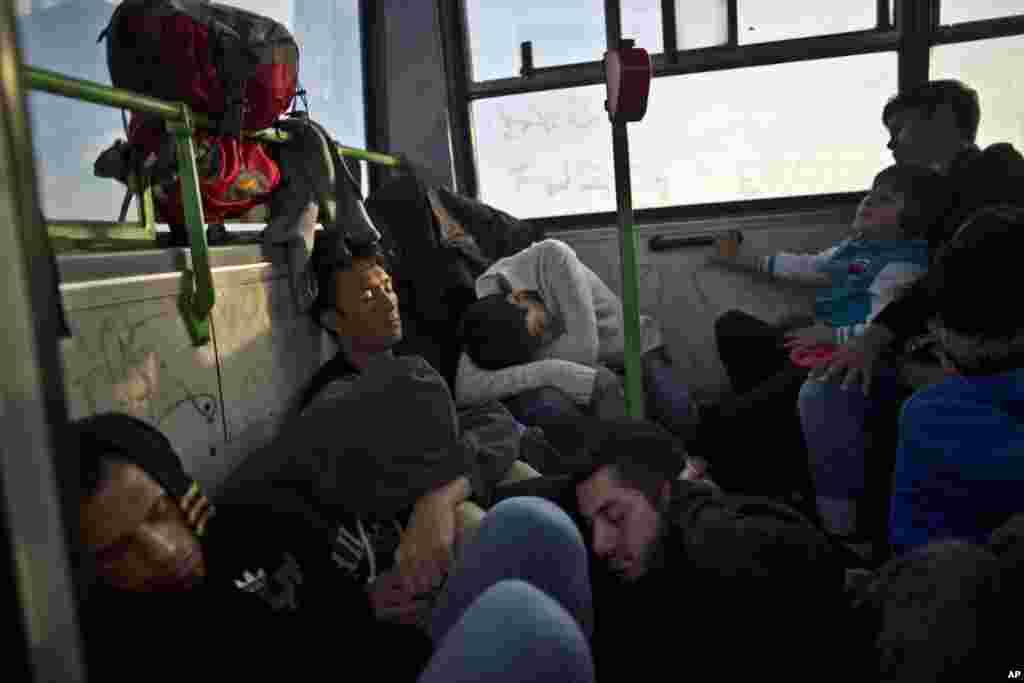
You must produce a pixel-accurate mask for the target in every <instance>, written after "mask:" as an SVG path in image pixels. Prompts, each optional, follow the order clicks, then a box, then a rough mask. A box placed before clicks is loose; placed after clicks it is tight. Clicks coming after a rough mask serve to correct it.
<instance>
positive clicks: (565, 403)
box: [505, 349, 697, 474]
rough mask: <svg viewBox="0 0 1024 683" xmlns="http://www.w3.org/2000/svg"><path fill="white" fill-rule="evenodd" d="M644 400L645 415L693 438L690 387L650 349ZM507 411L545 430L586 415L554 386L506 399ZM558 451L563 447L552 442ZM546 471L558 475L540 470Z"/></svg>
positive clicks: (644, 360)
mask: <svg viewBox="0 0 1024 683" xmlns="http://www.w3.org/2000/svg"><path fill="white" fill-rule="evenodd" d="M640 370H641V373H642V377H643V388H644V400H645V404H646V405H645V408H646V412H647V415H648V416H649V417H650V418H651V419H652V420H654V421H656V422H658V423H660V424H661V425H662V426H663V427H665V428H666V429H668V430H669V431H670V432H672V433H673V434H675V435H676V436H678V437H679V438H681V439H684V440H689V439H690V438H692V437H693V430H694V427H695V426H696V422H697V415H696V413H695V411H694V407H693V401H692V400H691V394H690V386H689V384H688V383H687V382H686V380H685V378H683V376H682V373H681V372H680V371H679V369H678V368H677V367H675V366H674V365H673V364H672V363H671V362H669V360H668V359H667V358H666V357H665V356H664V355H663V352H662V351H661V349H653V350H651V351H649V352H647V353H645V354H643V355H642V356H641V357H640ZM505 405H506V406H508V409H509V412H511V413H512V415H514V416H515V418H516V419H517V420H519V421H520V422H522V423H523V424H525V425H529V426H531V427H540V428H541V429H546V428H547V427H549V426H551V425H552V424H554V425H556V427H557V426H558V425H561V424H564V421H565V420H566V419H567V418H568V419H573V418H579V417H582V416H584V415H586V414H587V411H586V410H585V409H584V408H581V407H580V406H578V405H577V404H576V403H575V402H574V401H573V400H572V399H571V398H569V396H567V395H566V394H565V393H563V392H562V391H560V390H558V389H555V388H553V387H541V388H540V389H533V390H530V391H524V392H523V393H521V394H519V395H517V396H513V397H512V398H510V399H507V400H506V401H505ZM553 445H554V446H555V447H556V448H559V450H566V448H565V447H563V446H562V445H560V444H557V443H553ZM542 471H543V472H544V473H545V474H557V472H548V471H547V470H542Z"/></svg>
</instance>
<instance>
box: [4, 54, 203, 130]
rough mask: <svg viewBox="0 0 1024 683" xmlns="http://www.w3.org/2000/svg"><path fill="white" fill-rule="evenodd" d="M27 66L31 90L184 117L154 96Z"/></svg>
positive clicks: (197, 115) (157, 114)
mask: <svg viewBox="0 0 1024 683" xmlns="http://www.w3.org/2000/svg"><path fill="white" fill-rule="evenodd" d="M24 68H25V78H26V80H27V81H28V87H29V88H30V89H32V90H42V91H43V92H48V93H50V94H51V95H59V96H61V97H68V98H71V99H73V100H83V101H85V102H92V103H93V104H100V105H104V106H107V107H113V108H115V109H131V110H132V111H137V112H142V113H144V114H154V115H156V116H161V117H163V118H165V119H167V120H169V121H180V120H181V111H180V110H179V109H178V106H177V105H175V104H172V103H170V102H164V101H163V100H158V99H156V98H155V97H147V96H146V95H139V94H138V93H134V92H132V91H130V90H121V89H119V88H112V87H110V86H109V85H103V84H102V83H96V82H95V81H86V80H82V79H78V78H71V77H68V76H64V75H63V74H59V73H57V72H55V71H47V70H46V69H39V68H36V67H32V66H26V67H24ZM193 117H194V119H195V120H196V122H197V123H203V124H205V125H206V127H210V121H209V119H206V120H205V121H202V120H201V117H200V115H199V114H195V115H193ZM202 118H205V117H202Z"/></svg>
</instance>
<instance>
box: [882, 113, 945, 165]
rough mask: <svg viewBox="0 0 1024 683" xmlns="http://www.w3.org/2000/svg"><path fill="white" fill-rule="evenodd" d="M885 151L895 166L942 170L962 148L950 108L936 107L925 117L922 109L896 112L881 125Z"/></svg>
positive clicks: (925, 114)
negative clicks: (884, 132) (885, 131)
mask: <svg viewBox="0 0 1024 683" xmlns="http://www.w3.org/2000/svg"><path fill="white" fill-rule="evenodd" d="M885 125H886V127H887V128H888V129H889V144H888V147H889V149H890V150H892V156H893V159H895V160H896V163H898V164H909V165H912V166H924V167H927V168H937V167H938V166H945V165H947V164H948V163H949V162H950V161H952V159H953V157H955V156H956V154H957V152H959V151H960V149H961V148H962V147H963V141H962V139H961V134H960V129H959V128H957V126H956V118H955V117H954V115H953V108H952V107H951V106H950V105H948V104H943V105H939V106H938V107H936V109H935V112H934V113H933V114H932V115H931V116H928V112H927V110H926V109H924V108H918V109H898V110H896V112H895V113H893V114H892V115H891V116H890V117H889V119H888V120H887V121H886V122H885Z"/></svg>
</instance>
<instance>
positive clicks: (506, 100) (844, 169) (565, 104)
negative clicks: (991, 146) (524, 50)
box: [472, 53, 897, 217]
mask: <svg viewBox="0 0 1024 683" xmlns="http://www.w3.org/2000/svg"><path fill="white" fill-rule="evenodd" d="M896 90H897V68H896V54H895V53H877V54H867V55H858V56H853V57H839V58H834V59H825V60H813V61H806V62H794V63H787V64H775V65H771V66H763V67H750V68H744V69H731V70H727V71H712V72H706V73H697V74H686V75H681V76H666V77H663V78H658V79H656V80H655V81H654V82H653V83H652V85H651V99H650V107H649V109H648V111H647V115H646V117H645V118H644V120H643V121H642V122H640V123H638V124H635V125H633V126H632V127H631V128H630V161H631V170H632V187H633V202H634V207H635V208H655V207H666V206H674V205H686V204H704V203H711V202H726V201H736V200H747V199H762V198H768V197H789V196H799V195H813V194H821V193H832V192H855V191H858V190H863V189H864V188H866V187H867V186H868V185H869V184H870V182H871V178H872V176H873V175H874V174H875V173H876V172H877V171H878V169H879V168H882V167H883V166H885V165H887V164H889V163H891V159H890V156H889V152H888V150H887V149H886V146H885V143H886V140H887V138H886V132H885V129H884V127H883V126H882V123H881V120H880V112H881V108H882V105H883V104H885V101H886V98H888V97H889V96H890V95H892V94H893V93H894V92H896ZM604 98H605V92H604V87H603V86H587V87H581V88H571V89H565V90H554V91H548V92H540V93H526V94H521V95H510V96H506V97H496V98H487V99H484V100H478V101H475V102H473V104H472V113H473V122H474V139H475V141H476V145H475V149H476V158H477V168H478V177H479V190H480V198H481V199H482V200H483V201H485V202H488V203H490V204H493V205H494V206H497V207H499V208H501V209H503V210H505V211H509V212H511V213H513V214H516V215H520V216H523V217H537V216H555V215H568V214H573V213H588V212H600V211H613V210H614V209H615V185H614V177H615V176H614V173H613V165H612V155H611V127H610V126H609V125H608V119H607V115H606V114H605V113H604V110H603V104H604Z"/></svg>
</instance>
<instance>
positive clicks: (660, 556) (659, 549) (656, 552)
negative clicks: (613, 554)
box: [613, 501, 671, 583]
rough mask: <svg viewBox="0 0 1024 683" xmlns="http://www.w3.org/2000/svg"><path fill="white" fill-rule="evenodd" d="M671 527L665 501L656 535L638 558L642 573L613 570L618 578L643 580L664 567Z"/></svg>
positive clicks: (660, 506) (632, 580) (661, 505)
mask: <svg viewBox="0 0 1024 683" xmlns="http://www.w3.org/2000/svg"><path fill="white" fill-rule="evenodd" d="M670 528H671V525H670V524H669V521H668V502H667V501H665V502H663V503H661V504H659V505H658V522H657V526H656V527H655V531H654V537H653V538H652V539H651V540H650V541H649V542H648V543H647V545H646V546H644V548H643V549H642V550H641V552H640V555H639V556H638V557H637V559H636V564H637V566H638V567H639V570H640V573H639V574H637V575H635V576H628V575H626V574H625V573H624V572H622V571H614V570H613V573H614V574H615V576H616V578H618V580H619V581H622V582H624V583H635V582H637V581H640V580H642V579H643V578H644V577H646V576H648V575H649V574H651V573H652V572H657V571H658V570H660V569H662V568H664V566H665V555H666V553H665V548H666V539H667V537H668V532H669V529H670Z"/></svg>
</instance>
